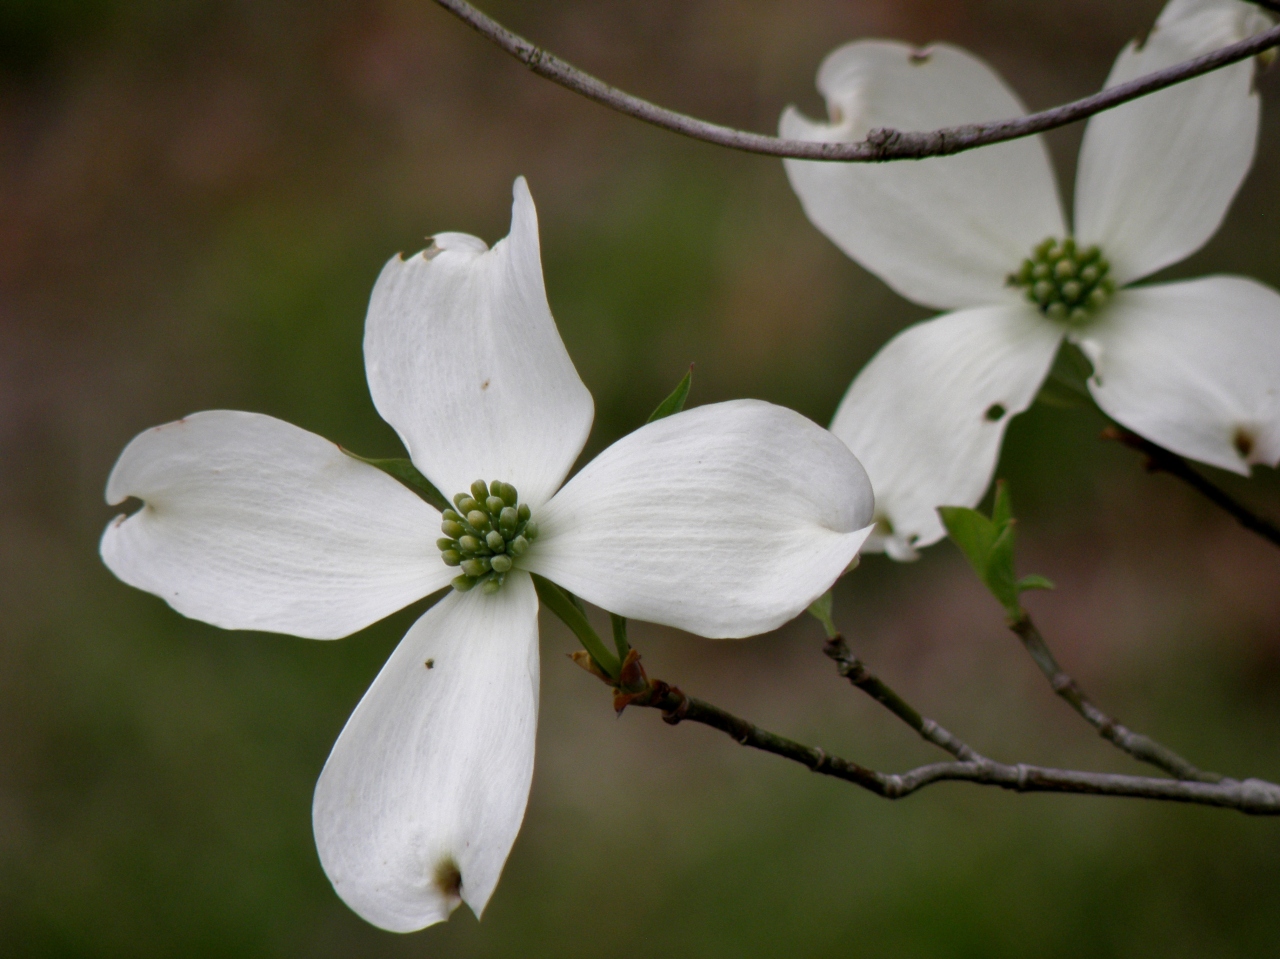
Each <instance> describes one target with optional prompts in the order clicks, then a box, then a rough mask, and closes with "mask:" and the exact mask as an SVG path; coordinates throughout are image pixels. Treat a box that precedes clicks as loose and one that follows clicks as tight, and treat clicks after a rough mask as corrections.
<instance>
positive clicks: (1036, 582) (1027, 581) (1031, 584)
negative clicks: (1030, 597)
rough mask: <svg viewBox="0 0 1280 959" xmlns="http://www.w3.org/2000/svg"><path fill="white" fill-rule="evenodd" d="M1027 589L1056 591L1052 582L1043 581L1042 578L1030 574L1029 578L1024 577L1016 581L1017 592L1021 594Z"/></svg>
mask: <svg viewBox="0 0 1280 959" xmlns="http://www.w3.org/2000/svg"><path fill="white" fill-rule="evenodd" d="M1029 589H1057V587H1056V586H1054V585H1053V581H1052V580H1049V579H1045V578H1044V577H1043V576H1037V575H1036V574H1035V573H1032V574H1031V575H1030V576H1024V577H1022V579H1020V580H1018V592H1019V593H1022V592H1025V591H1026V590H1029Z"/></svg>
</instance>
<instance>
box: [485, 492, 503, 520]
mask: <svg viewBox="0 0 1280 959" xmlns="http://www.w3.org/2000/svg"><path fill="white" fill-rule="evenodd" d="M484 505H485V508H486V509H487V510H488V511H489V515H490V516H497V515H498V514H499V513H501V512H502V510H503V508H504V507H505V506H506V505H507V504H506V503H504V502H503V501H502V497H501V496H490V497H489V498H488V499H487V500H485V501H484Z"/></svg>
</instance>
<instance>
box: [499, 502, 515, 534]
mask: <svg viewBox="0 0 1280 959" xmlns="http://www.w3.org/2000/svg"><path fill="white" fill-rule="evenodd" d="M519 522H520V514H519V513H517V512H516V509H515V507H514V506H504V507H502V512H501V513H500V514H499V516H498V528H499V529H500V530H502V532H503V534H504V535H506V536H510V535H511V534H512V533H514V532H515V531H516V526H517V525H518V524H519Z"/></svg>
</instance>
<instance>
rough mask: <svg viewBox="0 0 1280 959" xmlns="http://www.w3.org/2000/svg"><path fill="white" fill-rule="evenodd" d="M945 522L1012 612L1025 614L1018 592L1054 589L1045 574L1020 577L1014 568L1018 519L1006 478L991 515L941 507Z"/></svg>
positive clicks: (991, 587) (966, 557)
mask: <svg viewBox="0 0 1280 959" xmlns="http://www.w3.org/2000/svg"><path fill="white" fill-rule="evenodd" d="M938 514H939V515H940V516H941V517H942V523H943V525H944V526H946V528H947V533H948V534H949V535H950V536H951V539H952V541H953V542H954V543H955V544H956V545H957V546H959V547H960V551H961V552H963V553H964V555H965V559H967V560H968V561H969V565H970V566H972V567H973V569H974V572H976V573H977V574H978V577H979V578H980V579H981V580H982V582H983V584H984V585H985V586H986V587H987V589H989V590H990V591H991V594H992V595H993V596H995V598H996V599H998V600H999V601H1000V605H1001V606H1003V607H1004V608H1005V610H1006V611H1007V612H1008V613H1009V615H1010V616H1011V617H1013V618H1015V619H1016V618H1017V617H1019V616H1021V615H1023V612H1022V605H1021V603H1019V602H1018V594H1019V593H1022V592H1024V591H1026V590H1028V589H1053V583H1051V582H1049V580H1047V579H1045V578H1044V577H1043V576H1034V575H1033V576H1025V577H1023V578H1022V579H1018V578H1017V576H1016V575H1015V574H1014V570H1013V565H1014V564H1013V553H1014V549H1013V547H1014V540H1015V531H1016V529H1017V520H1015V519H1014V518H1013V499H1012V498H1011V497H1010V496H1009V488H1008V486H1007V485H1006V484H1005V483H1004V481H1003V480H1001V481H1000V482H998V483H996V496H995V502H994V503H993V504H992V507H991V518H990V519H988V518H987V517H985V516H983V515H982V514H981V513H979V512H978V511H977V510H973V509H968V508H966V507H963V506H942V507H939V508H938Z"/></svg>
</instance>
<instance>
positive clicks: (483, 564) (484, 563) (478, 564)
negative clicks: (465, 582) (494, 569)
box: [461, 556, 489, 576]
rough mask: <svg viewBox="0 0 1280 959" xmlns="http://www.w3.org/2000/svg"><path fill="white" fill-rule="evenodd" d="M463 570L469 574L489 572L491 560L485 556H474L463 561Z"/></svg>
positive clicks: (478, 574) (480, 574) (476, 574)
mask: <svg viewBox="0 0 1280 959" xmlns="http://www.w3.org/2000/svg"><path fill="white" fill-rule="evenodd" d="M461 566H462V571H463V572H464V573H466V574H467V575H468V576H483V575H484V574H485V573H487V572H489V560H487V559H486V558H485V557H483V556H473V557H471V558H470V559H464V560H463V561H462V563H461Z"/></svg>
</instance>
